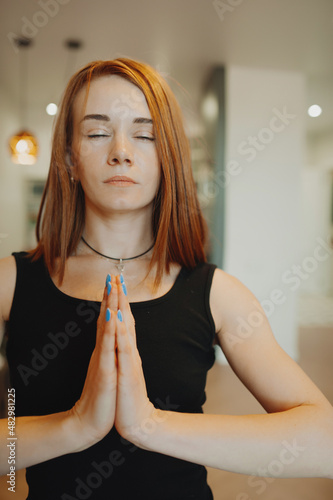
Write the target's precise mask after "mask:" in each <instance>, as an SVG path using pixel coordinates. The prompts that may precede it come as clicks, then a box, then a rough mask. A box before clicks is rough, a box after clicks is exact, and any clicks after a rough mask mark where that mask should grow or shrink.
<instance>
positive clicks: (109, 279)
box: [105, 274, 111, 285]
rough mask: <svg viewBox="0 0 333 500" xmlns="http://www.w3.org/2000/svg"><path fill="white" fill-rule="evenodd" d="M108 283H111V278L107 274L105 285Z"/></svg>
mask: <svg viewBox="0 0 333 500" xmlns="http://www.w3.org/2000/svg"><path fill="white" fill-rule="evenodd" d="M110 281H111V276H110V274H108V275H107V277H106V282H105V284H106V285H107V284H108V283H110Z"/></svg>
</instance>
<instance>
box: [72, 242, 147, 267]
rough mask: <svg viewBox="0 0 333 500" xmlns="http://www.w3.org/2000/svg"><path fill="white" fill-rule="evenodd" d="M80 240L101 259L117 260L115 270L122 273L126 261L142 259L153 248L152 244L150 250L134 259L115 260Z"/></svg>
mask: <svg viewBox="0 0 333 500" xmlns="http://www.w3.org/2000/svg"><path fill="white" fill-rule="evenodd" d="M81 240H82V241H83V243H84V244H85V245H87V247H89V248H90V250H92V251H93V252H95V253H97V254H98V255H100V256H101V257H104V258H105V259H109V260H118V261H119V262H118V264H116V267H117V269H118V270H119V272H121V273H122V272H123V270H124V267H125V264H124V262H125V261H127V260H134V259H138V258H139V257H142V256H143V255H146V253H148V252H150V250H151V249H152V248H153V247H154V245H155V243H153V244H152V246H151V247H150V248H148V250H146V251H145V252H143V253H140V255H135V257H128V258H127V259H119V258H117V259H116V258H115V257H109V256H108V255H104V254H103V253H101V252H99V251H98V250H95V248H93V247H92V246H91V245H89V243H87V242H86V240H85V239H84V238H83V236H81Z"/></svg>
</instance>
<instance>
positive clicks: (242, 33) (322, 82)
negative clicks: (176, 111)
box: [0, 0, 333, 134]
mask: <svg viewBox="0 0 333 500" xmlns="http://www.w3.org/2000/svg"><path fill="white" fill-rule="evenodd" d="M222 4H224V5H226V6H227V7H226V10H225V12H224V13H223V11H222ZM218 6H220V7H218ZM0 31H1V39H2V43H1V47H2V49H1V53H0V63H1V68H2V71H1V75H0V89H1V90H2V91H3V92H5V95H6V96H8V99H12V100H13V101H12V102H13V103H16V101H17V97H18V93H19V90H18V76H19V57H20V56H19V54H17V50H15V47H14V43H13V37H15V36H21V35H28V34H30V35H31V36H32V38H33V46H32V47H31V48H30V49H27V50H28V52H26V58H27V60H28V64H29V66H28V85H27V92H28V102H29V106H30V107H31V108H33V109H34V110H35V111H36V110H37V113H38V114H39V116H40V117H41V122H42V120H45V117H44V109H45V105H46V104H47V103H48V102H50V101H57V100H59V97H60V95H61V92H62V90H63V88H64V85H65V82H66V80H67V79H68V77H69V76H70V74H71V73H73V72H74V71H75V70H76V69H78V68H79V67H81V66H82V65H83V64H85V63H86V62H89V61H91V60H95V59H111V58H114V57H117V56H128V57H131V58H136V59H140V60H143V61H146V62H148V63H150V64H152V65H153V66H155V67H157V68H158V69H159V70H160V71H161V72H162V73H163V74H164V75H166V77H167V79H168V80H171V81H172V82H179V84H180V86H181V87H182V90H181V92H182V93H183V94H186V95H187V98H188V99H189V100H190V102H191V103H197V101H198V98H199V96H200V92H201V89H202V86H203V84H204V82H205V80H206V78H207V76H208V74H209V71H210V69H211V68H212V66H215V65H230V64H235V65H245V66H255V67H260V68H272V69H280V70H281V69H282V70H291V71H298V72H302V73H304V75H305V76H306V78H307V99H308V104H309V105H310V104H313V103H317V104H320V105H321V106H322V107H323V111H324V112H323V114H322V116H321V117H319V118H317V119H310V118H308V131H309V133H311V134H319V133H321V132H322V131H325V130H329V129H332V130H333V95H332V94H333V92H332V90H333V58H332V53H333V50H332V49H333V0H224V1H221V0H219V1H217V0H214V1H213V0H113V1H110V0H38V1H35V0H29V1H27V0H1V19H0ZM68 38H74V39H80V40H82V42H83V47H82V49H80V50H79V51H77V52H75V53H74V52H69V51H68V49H66V47H65V45H64V41H65V40H67V39H68ZM174 85H175V83H174ZM249 98H251V96H249ZM13 112H17V104H16V107H15V106H14V107H13ZM42 116H43V118H42Z"/></svg>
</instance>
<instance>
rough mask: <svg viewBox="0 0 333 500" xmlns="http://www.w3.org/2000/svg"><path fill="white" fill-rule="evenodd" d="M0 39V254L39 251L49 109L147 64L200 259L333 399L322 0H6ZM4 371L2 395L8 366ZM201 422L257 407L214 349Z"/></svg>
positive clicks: (220, 483) (245, 489) (330, 17)
mask: <svg viewBox="0 0 333 500" xmlns="http://www.w3.org/2000/svg"><path fill="white" fill-rule="evenodd" d="M0 32H1V40H2V42H1V53H0V67H1V74H0V103H1V118H2V119H1V121H0V137H1V141H0V257H5V256H7V255H9V254H10V253H11V252H13V251H19V250H23V249H27V248H31V247H32V246H34V244H35V239H34V227H35V220H36V215H37V211H38V205H39V202H40V197H41V193H42V190H43V186H44V183H45V179H46V176H47V172H48V166H49V158H50V144H51V137H52V127H53V122H54V119H55V117H54V115H50V114H47V112H46V107H47V106H48V105H49V104H50V103H53V104H56V105H57V104H59V101H60V99H61V95H62V92H63V90H64V87H65V85H66V83H67V81H68V79H69V77H70V76H71V74H73V73H74V72H75V71H76V70H77V69H79V68H80V67H82V66H83V65H84V64H86V63H87V62H90V61H92V60H97V59H113V58H116V57H123V56H124V57H130V58H134V59H139V60H142V61H144V62H147V63H149V64H151V65H152V66H153V67H155V68H156V69H157V70H158V71H159V72H160V73H161V74H162V75H163V76H164V77H165V79H166V80H167V81H168V83H169V84H170V86H171V87H172V89H173V90H174V92H175V94H176V96H177V98H178V100H179V102H180V105H181V107H182V110H183V113H184V120H185V126H186V131H187V134H188V137H189V140H190V143H191V146H192V159H193V170H194V175H195V179H196V183H197V188H198V193H199V198H200V202H201V205H202V208H203V210H204V213H205V216H206V218H207V221H208V223H209V227H210V233H211V237H210V245H209V256H210V260H211V261H213V262H215V263H216V264H217V265H218V266H219V267H222V268H223V269H224V270H225V271H226V272H228V273H230V274H232V275H234V276H236V277H237V278H239V279H240V280H241V281H242V282H243V283H244V284H245V285H246V286H248V287H249V288H250V290H251V291H252V292H253V293H254V294H255V295H256V296H257V297H258V299H259V300H260V302H261V303H262V305H263V307H264V309H265V312H266V314H267V316H268V318H269V320H270V323H271V326H272V329H273V331H274V334H275V336H276V338H277V340H278V341H279V343H280V344H281V345H282V347H283V348H284V349H285V350H286V351H287V352H288V353H289V354H290V355H291V356H292V357H293V358H294V359H296V360H297V361H298V362H299V363H300V364H301V366H302V367H303V369H304V370H305V371H306V372H307V373H308V374H309V375H310V376H311V378H312V379H313V380H314V381H315V382H316V383H317V385H318V386H319V387H320V389H321V390H322V391H323V392H324V393H325V395H326V397H328V399H330V401H331V402H332V403H333V392H332V384H331V382H330V381H331V380H332V379H333V367H332V365H333V364H332V350H333V245H332V236H333V92H332V91H333V63H332V50H333V2H332V0H316V1H314V0H223V1H222V0H163V1H162V0H122V1H120V0H113V1H107V0H94V1H92V0H38V1H34V0H30V1H26V0H2V1H1V17H0ZM21 38H28V39H29V40H30V45H29V46H25V45H24V44H23V42H21V44H18V43H17V40H18V39H21ZM313 106H316V107H313ZM309 108H310V110H309ZM319 108H320V109H319ZM309 113H310V114H312V115H315V116H310V114H309ZM23 129H25V130H27V131H28V132H30V133H31V134H32V135H33V136H34V137H35V139H36V140H37V143H38V153H37V159H36V162H35V163H33V164H29V165H23V164H17V163H14V162H13V161H12V158H11V151H10V148H9V141H10V139H11V138H13V137H15V136H17V134H18V133H19V132H21V131H22V130H23ZM20 144H21V153H24V152H25V150H24V148H25V144H26V143H22V142H21V143H20ZM22 145H23V146H22ZM22 147H23V149H22ZM18 156H19V155H18ZM16 160H17V158H16ZM16 160H15V161H16ZM1 373H2V378H1V384H2V385H3V387H5V384H6V377H5V360H4V358H2V368H1ZM0 390H1V389H0ZM3 390H5V389H3ZM3 411H4V412H5V409H3ZM206 411H207V412H214V413H231V414H237V413H251V412H260V411H262V409H261V407H260V406H259V405H258V403H257V402H256V401H255V400H254V399H253V397H252V396H251V395H250V394H249V393H248V392H247V391H246V389H244V387H243V386H242V385H241V384H240V382H239V381H238V379H236V377H235V375H234V374H233V372H232V371H231V369H230V368H229V366H227V364H226V361H225V359H224V358H223V355H222V353H221V352H219V351H217V363H216V364H215V366H214V367H213V369H212V370H211V372H210V374H209V378H208V386H207V403H206ZM209 475H210V481H211V484H212V488H213V491H214V496H215V499H216V500H225V499H228V500H229V499H235V500H250V499H254V498H257V497H260V498H261V499H262V500H266V499H270V500H274V499H284V500H289V499H290V500H291V499H292V500H296V499H302V500H304V499H316V500H318V499H322V500H326V499H327V500H328V499H330V500H331V499H332V497H333V487H332V481H329V480H325V479H306V480H298V479H288V480H285V479H279V478H276V479H273V480H270V481H266V482H265V483H263V484H264V485H265V487H264V488H261V489H259V488H254V487H253V486H252V484H251V483H250V482H249V478H248V477H245V476H240V475H237V474H230V473H225V472H223V471H213V470H210V471H209ZM20 478H21V479H20V483H19V488H18V491H17V492H16V493H15V494H14V496H15V498H17V499H21V498H25V497H26V493H25V491H26V486H25V483H24V475H23V473H21V475H20ZM2 479H5V478H2ZM1 481H2V482H1ZM6 494H7V495H8V492H7V488H6V484H5V481H3V480H0V496H1V498H3V499H5V498H7V496H6ZM10 494H11V495H13V494H12V493H10ZM8 498H9V495H8ZM11 498H12V497H11Z"/></svg>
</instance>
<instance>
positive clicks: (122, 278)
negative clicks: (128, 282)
mask: <svg viewBox="0 0 333 500" xmlns="http://www.w3.org/2000/svg"><path fill="white" fill-rule="evenodd" d="M120 283H125V280H124V276H123V275H122V274H121V275H120Z"/></svg>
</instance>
